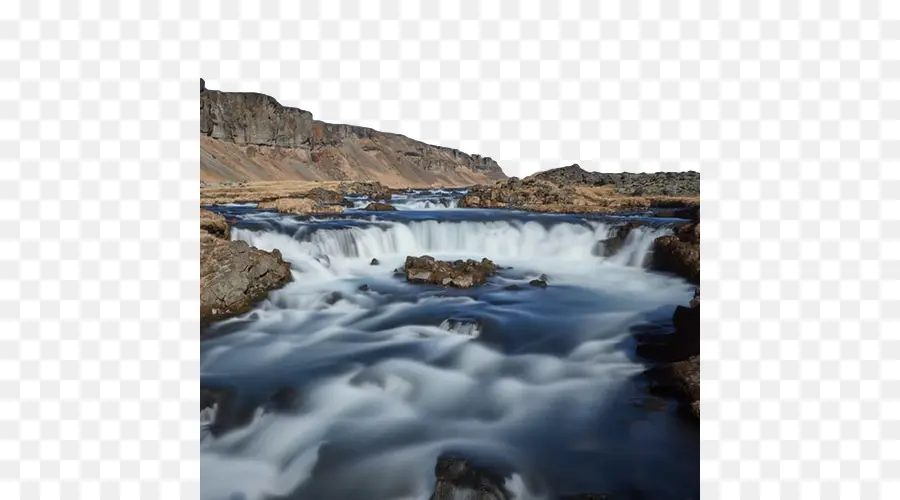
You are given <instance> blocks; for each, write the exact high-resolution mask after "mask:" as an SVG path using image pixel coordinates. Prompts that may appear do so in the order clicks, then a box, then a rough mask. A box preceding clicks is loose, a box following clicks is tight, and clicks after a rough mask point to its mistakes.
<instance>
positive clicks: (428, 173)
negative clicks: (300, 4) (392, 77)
mask: <svg viewBox="0 0 900 500" xmlns="http://www.w3.org/2000/svg"><path fill="white" fill-rule="evenodd" d="M200 135H201V139H200V179H201V180H203V181H206V182H231V181H263V180H265V181H273V180H304V181H334V180H338V181H340V180H362V181H378V182H381V183H382V184H384V185H387V186H390V187H429V186H448V187H449V186H470V185H474V184H489V183H491V182H493V181H496V180H501V179H505V178H506V175H505V174H504V173H503V170H502V169H501V168H500V166H499V165H498V164H497V162H495V161H494V160H492V159H491V158H488V157H483V156H479V155H470V154H467V153H463V152H462V151H458V150H456V149H451V148H446V147H441V146H433V145H430V144H425V143H423V142H420V141H416V140H413V139H410V138H408V137H405V136H402V135H398V134H389V133H385V132H379V131H377V130H373V129H370V128H365V127H357V126H353V125H342V124H333V123H325V122H321V121H318V120H314V119H313V115H312V113H310V112H309V111H305V110H302V109H297V108H290V107H286V106H282V105H281V104H279V103H278V101H277V100H275V99H274V98H273V97H270V96H267V95H264V94H258V93H251V92H221V91H217V90H210V89H207V88H206V83H205V81H204V80H203V79H201V80H200Z"/></svg>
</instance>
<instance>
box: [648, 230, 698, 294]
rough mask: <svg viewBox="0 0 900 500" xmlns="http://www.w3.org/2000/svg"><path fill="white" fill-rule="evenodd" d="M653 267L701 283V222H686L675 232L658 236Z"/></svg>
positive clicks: (654, 245)
mask: <svg viewBox="0 0 900 500" xmlns="http://www.w3.org/2000/svg"><path fill="white" fill-rule="evenodd" d="M652 267H653V269H655V270H657V271H664V272H669V273H673V274H677V275H678V276H681V277H683V278H685V279H686V280H688V281H690V282H691V283H700V223H699V222H693V223H690V224H685V225H683V226H681V227H680V228H679V229H678V230H677V231H676V233H675V234H673V235H670V236H662V237H660V238H657V239H656V240H655V241H654V242H653V260H652Z"/></svg>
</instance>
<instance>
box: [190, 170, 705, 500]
mask: <svg viewBox="0 0 900 500" xmlns="http://www.w3.org/2000/svg"><path fill="white" fill-rule="evenodd" d="M520 182H521V183H523V184H522V185H519V184H517V183H520ZM545 183H547V184H545ZM548 185H549V186H550V187H546V186H548ZM510 186H513V187H510ZM482 189H485V188H470V189H468V190H442V189H432V190H398V191H390V190H388V193H386V192H385V188H384V187H383V186H380V185H375V184H364V183H363V184H361V183H327V184H318V185H316V184H309V183H306V184H301V183H285V185H279V184H276V183H272V184H265V185H260V184H259V183H256V184H247V185H243V186H242V185H221V184H220V185H204V187H203V194H202V199H203V200H204V202H205V203H211V202H214V203H211V205H212V206H207V207H206V208H209V209H212V211H209V210H201V240H202V243H201V268H202V273H203V275H204V277H203V278H202V279H201V315H202V316H203V318H204V320H203V322H204V327H203V331H202V337H203V338H204V341H203V342H202V344H201V385H202V388H203V391H202V393H201V396H202V398H201V421H202V425H203V437H202V445H201V456H202V459H201V482H202V487H201V493H202V497H203V498H205V499H209V500H212V499H229V498H232V497H233V495H234V494H243V495H245V496H246V498H259V499H263V498H266V499H268V498H337V499H342V498H348V499H350V498H373V499H395V498H396V499H399V498H416V499H422V500H424V499H427V498H431V499H435V500H442V499H449V498H472V499H480V500H494V499H504V500H506V499H526V498H528V499H531V498H534V499H537V498H541V499H544V498H546V499H557V498H572V499H574V498H581V499H596V498H607V499H612V500H616V499H620V498H621V499H628V498H653V499H660V500H667V499H672V500H675V499H679V500H680V499H683V498H699V484H698V480H697V477H698V474H699V440H698V429H697V426H696V418H697V417H699V406H700V405H699V356H698V354H699V334H700V332H699V288H698V287H697V283H699V210H698V209H697V207H698V206H699V199H698V198H690V197H687V198H685V199H680V198H678V197H672V196H666V195H651V196H650V197H649V198H647V197H637V196H630V195H623V194H619V193H612V194H611V193H610V189H611V186H610V185H609V184H603V185H600V186H596V185H587V184H584V185H582V184H577V183H576V184H569V185H560V184H556V183H550V181H546V180H541V179H536V180H527V179H526V180H525V181H518V180H513V181H510V183H509V184H508V185H505V187H501V188H500V191H497V192H498V193H502V194H497V195H494V194H490V195H489V199H492V200H493V199H494V198H495V197H496V200H501V199H512V200H514V201H515V203H514V204H512V205H509V206H513V207H514V208H526V209H528V207H531V208H534V207H536V206H538V205H539V204H534V203H531V202H532V201H535V200H541V201H553V202H554V203H555V204H557V205H568V206H569V207H570V208H569V209H568V210H562V209H560V210H558V212H569V213H552V212H553V211H547V212H539V211H534V210H526V211H524V212H523V211H507V210H496V209H486V208H481V207H476V208H473V207H471V206H467V205H468V204H469V202H466V201H465V200H466V199H467V198H468V199H469V200H470V201H471V199H472V198H470V197H472V196H479V194H478V193H484V192H486V191H483V190H482ZM504 189H505V191H504ZM569 189H571V191H568V190H569ZM612 189H616V188H612ZM542 190H543V191H542ZM490 192H491V193H494V191H493V190H491V191H490ZM560 192H564V193H581V194H580V195H579V196H585V198H584V201H585V202H586V203H587V202H590V203H589V204H585V205H574V204H572V203H566V202H567V201H568V200H566V199H565V198H553V196H556V195H558V194H559V193H560ZM554 193H556V194H554ZM508 196H511V198H508ZM516 196H520V198H516ZM376 198H377V200H376ZM637 198H642V199H643V198H647V201H646V204H645V203H644V202H643V201H642V202H637V201H635V200H636V199H637ZM676 198H678V199H679V200H680V201H673V200H675V199H676ZM602 199H609V200H615V201H609V202H608V203H607V205H603V206H604V207H607V208H609V210H612V207H614V206H615V207H619V208H621V207H625V206H627V207H629V208H628V209H627V210H624V211H623V210H615V211H614V212H615V214H613V215H606V214H607V212H608V211H609V210H606V209H603V210H599V211H598V212H600V213H596V212H591V211H590V208H591V207H598V206H601V203H606V202H600V201H597V200H602ZM278 200H289V201H287V202H284V201H282V202H278ZM285 203H287V204H288V206H290V207H300V208H296V209H295V208H288V206H285V205H284V204H285ZM374 203H385V204H390V206H391V207H392V208H394V210H367V207H369V206H371V205H372V204H374ZM475 205H478V204H477V203H476V204H475ZM457 206H460V207H463V208H456V207H457ZM576 206H577V207H583V208H582V209H583V210H584V212H578V210H579V209H574V208H571V207H576ZM321 207H333V208H329V210H331V211H322V208H321ZM338 209H340V210H338ZM623 214H624V215H623ZM679 216H680V217H679ZM695 256H696V258H695ZM244 278H247V279H244ZM347 477H353V478H354V480H353V481H346V478H347ZM466 495H468V496H466Z"/></svg>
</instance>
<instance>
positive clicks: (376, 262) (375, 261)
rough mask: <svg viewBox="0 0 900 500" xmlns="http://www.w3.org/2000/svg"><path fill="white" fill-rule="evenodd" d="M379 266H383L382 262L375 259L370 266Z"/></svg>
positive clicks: (370, 262)
mask: <svg viewBox="0 0 900 500" xmlns="http://www.w3.org/2000/svg"><path fill="white" fill-rule="evenodd" d="M379 264H381V262H378V259H375V258H373V259H372V260H370V261H369V265H370V266H377V265H379Z"/></svg>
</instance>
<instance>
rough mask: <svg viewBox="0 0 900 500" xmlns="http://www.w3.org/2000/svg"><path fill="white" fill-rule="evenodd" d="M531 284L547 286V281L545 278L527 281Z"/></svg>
mask: <svg viewBox="0 0 900 500" xmlns="http://www.w3.org/2000/svg"><path fill="white" fill-rule="evenodd" d="M528 284H529V285H531V286H536V287H538V288H547V282H546V281H545V280H541V279H536V280H531V281H529V282H528Z"/></svg>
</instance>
